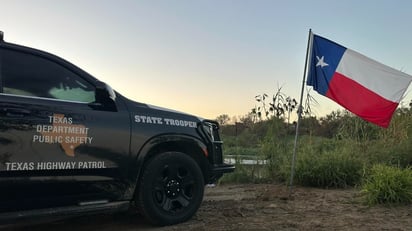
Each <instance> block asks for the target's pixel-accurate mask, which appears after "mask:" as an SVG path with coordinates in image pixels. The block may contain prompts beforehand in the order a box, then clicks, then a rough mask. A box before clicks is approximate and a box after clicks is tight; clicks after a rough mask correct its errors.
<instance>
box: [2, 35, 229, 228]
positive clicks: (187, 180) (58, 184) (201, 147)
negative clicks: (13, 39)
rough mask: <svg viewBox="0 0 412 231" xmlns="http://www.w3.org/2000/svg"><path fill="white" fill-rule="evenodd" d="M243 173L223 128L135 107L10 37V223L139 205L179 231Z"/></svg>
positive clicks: (5, 215)
mask: <svg viewBox="0 0 412 231" xmlns="http://www.w3.org/2000/svg"><path fill="white" fill-rule="evenodd" d="M120 79H121V77H119V81H120ZM136 87H138V86H136ZM233 170H234V166H232V165H227V164H225V163H224V162H223V158H222V141H221V140H220V137H219V125H218V123H216V122H214V121H210V120H204V119H201V118H198V117H195V116H192V115H188V114H185V113H180V112H176V111H173V110H168V109H164V108H159V107H156V106H151V105H147V104H144V103H139V102H134V101H132V100H130V99H127V98H125V97H124V96H122V95H120V94H119V93H118V92H115V91H114V90H112V89H111V88H110V87H109V86H108V85H107V84H105V83H103V82H101V81H99V80H97V79H96V78H94V77H92V76H91V75H90V74H88V73H86V72H85V71H83V70H81V69H80V68H78V67H76V66H74V65H73V64H71V63H69V62H67V61H65V60H64V59H62V58H59V57H57V56H55V55H52V54H49V53H46V52H43V51H39V50H36V49H33V48H28V47H24V46H20V45H16V44H11V43H8V42H5V41H4V39H3V32H0V221H3V222H4V221H6V222H7V221H11V220H15V219H17V220H18V219H22V218H30V217H38V216H50V215H58V216H65V215H79V214H90V213H94V212H107V211H124V210H128V209H129V208H131V207H132V206H136V207H137V208H138V209H139V210H140V211H141V213H142V214H143V215H144V216H145V217H146V218H147V219H148V220H149V221H150V222H152V223H154V224H158V225H170V224H175V223H179V222H183V221H186V220H188V219H190V218H191V217H192V215H193V214H194V213H195V212H196V211H197V209H198V208H199V206H200V204H201V202H202V199H203V192H204V186H205V184H208V183H212V182H215V181H216V180H218V179H219V178H220V177H221V176H222V175H223V173H226V172H232V171H233Z"/></svg>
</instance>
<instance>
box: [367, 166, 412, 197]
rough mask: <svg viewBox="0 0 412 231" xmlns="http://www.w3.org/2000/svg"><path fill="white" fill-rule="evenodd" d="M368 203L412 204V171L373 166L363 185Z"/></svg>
mask: <svg viewBox="0 0 412 231" xmlns="http://www.w3.org/2000/svg"><path fill="white" fill-rule="evenodd" d="M362 193H363V194H364V196H365V200H366V203H367V204H369V205H375V204H390V203H394V204H410V203H411V202H412V170H411V169H410V168H405V169H401V168H399V167H392V166H387V165H382V164H377V165H374V166H372V168H371V170H370V174H369V177H368V178H367V179H366V180H365V182H364V184H363V185H362Z"/></svg>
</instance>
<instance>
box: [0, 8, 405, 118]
mask: <svg viewBox="0 0 412 231" xmlns="http://www.w3.org/2000/svg"><path fill="white" fill-rule="evenodd" d="M0 4H1V8H0V11H1V13H0V30H1V31H3V32H4V36H5V40H6V41H7V42H12V43H17V44H21V45H25V46H29V47H33V48H37V49H40V50H45V51H47V52H50V53H53V54H55V55H58V56H60V57H62V58H64V59H66V60H68V61H70V62H72V63H73V64H75V65H77V66H79V67H80V68H82V69H83V70H85V71H87V72H88V73H90V74H92V75H93V76H94V77H96V78H98V79H100V80H101V81H104V82H106V83H108V84H109V85H111V86H112V87H113V88H114V89H115V90H116V91H118V92H120V93H121V94H122V95H124V96H126V97H128V98H130V99H132V100H134V101H138V102H142V103H148V104H152V105H156V106H161V107H166V108H172V109H175V110H179V111H184V112H187V113H190V114H194V115H197V116H200V117H203V118H210V119H214V118H216V117H217V116H218V115H221V114H228V115H229V116H230V117H232V116H243V115H245V114H247V113H249V112H250V111H251V109H252V108H254V107H255V105H256V101H255V96H256V95H259V94H263V93H266V94H268V95H269V96H270V95H273V94H275V93H276V91H277V90H278V88H279V87H281V88H282V92H283V93H285V94H286V95H288V96H290V97H292V98H296V99H297V100H298V99H299V98H300V92H301V87H302V80H303V75H304V64H305V56H306V47H307V40H308V33H309V29H312V31H313V32H314V33H315V34H318V35H320V36H323V37H326V38H328V39H331V40H333V41H335V42H337V43H339V44H341V45H343V46H345V47H348V48H350V49H352V50H355V51H357V52H360V53H362V54H364V55H366V56H368V57H369V58H372V59H375V60H377V61H379V62H381V63H384V64H386V65H388V66H391V67H393V68H395V69H398V70H402V71H404V72H406V73H408V74H412V52H411V51H412V42H411V37H412V30H410V25H409V24H410V22H411V21H412V14H411V9H412V1H409V0H387V1H384V0H363V1H358V0H345V1H339V0H311V1H306V0H300V1H298V0H290V1H278V0H272V1H268V0H209V1H206V0H121V1H116V0H70V1H55V0H0ZM311 95H312V96H314V97H315V99H316V100H317V101H318V105H315V106H314V107H313V112H314V113H315V115H316V116H323V115H325V114H327V113H330V112H331V111H333V110H337V109H342V108H341V107H340V106H339V105H337V104H336V103H334V102H332V101H331V100H329V99H327V98H325V97H323V96H321V95H319V94H317V93H316V92H314V91H313V90H312V91H311ZM411 99H412V92H410V90H408V91H407V93H406V97H405V99H404V101H403V102H404V103H405V104H407V103H409V102H410V100H411Z"/></svg>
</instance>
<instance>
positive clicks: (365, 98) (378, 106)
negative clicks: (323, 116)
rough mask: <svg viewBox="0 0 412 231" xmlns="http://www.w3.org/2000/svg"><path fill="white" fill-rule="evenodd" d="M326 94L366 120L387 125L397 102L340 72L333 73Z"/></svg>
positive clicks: (383, 125)
mask: <svg viewBox="0 0 412 231" xmlns="http://www.w3.org/2000/svg"><path fill="white" fill-rule="evenodd" d="M326 96H327V97H329V98H330V99H332V100H334V101H336V102H337V103H338V104H340V105H341V106H343V107H344V108H346V109H348V110H349V111H351V112H352V113H354V114H356V115H358V116H359V117H361V118H363V119H364V120H366V121H369V122H372V123H375V124H377V125H379V126H382V127H385V128H386V127H388V126H389V122H390V121H391V117H392V114H393V112H394V111H395V110H396V108H397V107H398V103H395V102H392V101H389V100H387V99H385V98H383V97H382V96H380V95H378V94H376V93H375V92H373V91H371V90H369V89H367V88H365V87H364V86H362V85H360V84H359V83H357V82H355V81H353V80H352V79H349V78H347V77H345V76H344V75H342V74H340V73H336V72H335V74H334V75H333V77H332V80H331V81H330V83H329V89H328V91H327V92H326Z"/></svg>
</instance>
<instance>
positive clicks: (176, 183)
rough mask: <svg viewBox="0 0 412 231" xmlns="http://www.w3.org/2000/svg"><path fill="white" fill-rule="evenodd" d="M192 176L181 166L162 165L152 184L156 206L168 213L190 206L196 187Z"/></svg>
mask: <svg viewBox="0 0 412 231" xmlns="http://www.w3.org/2000/svg"><path fill="white" fill-rule="evenodd" d="M192 175H193V174H191V172H190V170H189V169H188V168H187V167H185V166H183V165H179V164H167V165H164V166H163V168H162V169H160V170H159V174H158V177H157V178H156V180H155V182H154V188H153V189H154V190H153V199H154V201H155V203H156V204H157V206H158V207H160V208H161V209H162V210H164V211H166V212H170V213H177V212H179V211H182V210H184V209H185V208H187V207H188V206H190V204H191V202H192V200H193V199H194V193H195V191H194V190H195V186H196V185H195V179H194V177H193V176H192Z"/></svg>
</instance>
